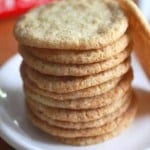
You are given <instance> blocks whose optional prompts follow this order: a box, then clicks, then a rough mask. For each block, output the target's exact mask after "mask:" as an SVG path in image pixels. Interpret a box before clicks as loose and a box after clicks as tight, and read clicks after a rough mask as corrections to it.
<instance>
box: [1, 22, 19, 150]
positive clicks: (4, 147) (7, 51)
mask: <svg viewBox="0 0 150 150" xmlns="http://www.w3.org/2000/svg"><path fill="white" fill-rule="evenodd" d="M15 20H16V19H10V20H6V21H0V66H1V65H2V64H3V63H4V62H5V61H6V60H7V59H9V58H10V57H11V56H12V55H14V54H15V53H16V52H17V42H16V41H15V39H14V36H13V27H14V24H15ZM0 149H1V150H13V148H11V147H10V146H9V145H8V144H7V143H6V142H5V141H4V140H2V139H1V138H0Z"/></svg>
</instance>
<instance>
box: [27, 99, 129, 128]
mask: <svg viewBox="0 0 150 150" xmlns="http://www.w3.org/2000/svg"><path fill="white" fill-rule="evenodd" d="M130 104H131V101H130V100H129V101H128V100H127V101H126V102H125V104H123V105H122V106H121V107H120V108H118V109H117V110H116V111H115V112H113V113H111V114H108V115H105V116H103V117H101V118H99V119H97V120H92V121H88V122H69V121H59V120H54V119H51V118H50V117H48V116H46V115H44V114H43V113H42V112H40V111H38V110H36V109H33V108H32V112H33V113H34V114H35V116H37V117H38V118H40V119H41V120H43V121H46V122H47V123H48V124H49V125H51V126H56V127H60V128H64V129H87V128H95V127H99V126H102V125H104V124H106V123H108V122H111V121H113V120H115V119H116V118H117V117H118V116H121V115H122V114H123V113H125V112H126V110H127V109H128V107H129V105H130ZM27 109H30V107H29V105H28V106H27Z"/></svg>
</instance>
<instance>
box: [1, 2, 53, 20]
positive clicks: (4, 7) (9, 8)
mask: <svg viewBox="0 0 150 150" xmlns="http://www.w3.org/2000/svg"><path fill="white" fill-rule="evenodd" d="M50 1H52V0H0V20H1V19H6V18H9V17H14V16H18V15H20V14H22V13H24V12H26V11H27V10H29V9H31V8H33V7H36V6H38V5H41V4H45V3H48V2H50Z"/></svg>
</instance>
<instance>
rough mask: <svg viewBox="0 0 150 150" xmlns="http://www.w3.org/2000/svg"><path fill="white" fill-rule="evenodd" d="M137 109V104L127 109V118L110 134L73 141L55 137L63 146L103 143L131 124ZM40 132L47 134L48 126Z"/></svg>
mask: <svg viewBox="0 0 150 150" xmlns="http://www.w3.org/2000/svg"><path fill="white" fill-rule="evenodd" d="M137 108H138V106H137V102H135V103H134V104H132V105H131V107H130V108H129V110H128V111H127V113H128V117H126V118H125V120H124V121H122V122H121V123H120V124H118V125H117V128H116V129H115V130H113V131H112V132H109V133H106V134H103V135H100V136H95V137H82V138H74V139H73V138H58V137H57V140H59V141H61V142H63V143H65V144H70V145H77V146H85V145H91V144H96V143H101V142H104V141H106V140H108V139H111V138H113V137H114V136H117V135H119V134H120V133H121V132H123V131H124V130H125V129H126V128H127V127H128V126H129V125H130V124H131V123H132V121H133V119H134V117H135V115H136V112H137ZM35 124H36V123H35ZM39 128H40V127H39ZM42 130H43V131H45V132H47V133H49V130H48V125H45V128H43V129H42ZM49 134H50V133H49Z"/></svg>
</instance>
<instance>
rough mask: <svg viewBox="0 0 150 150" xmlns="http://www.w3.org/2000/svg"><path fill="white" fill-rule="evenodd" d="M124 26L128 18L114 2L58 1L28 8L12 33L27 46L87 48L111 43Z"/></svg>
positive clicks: (106, 0) (119, 35)
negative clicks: (31, 8)
mask: <svg viewBox="0 0 150 150" xmlns="http://www.w3.org/2000/svg"><path fill="white" fill-rule="evenodd" d="M99 10H101V13H100V12H99ZM68 12H69V13H68ZM87 16H88V18H87ZM127 27H128V19H127V17H126V16H125V14H124V12H123V11H122V10H121V8H120V6H119V5H118V3H117V2H115V1H111V0H94V1H91V0H86V1H85V0H80V1H72V0H62V1H56V2H53V3H49V4H48V5H45V6H41V7H38V8H35V9H33V10H31V11H29V12H28V13H27V14H25V15H24V16H22V17H21V18H20V19H19V20H18V22H17V23H16V25H15V29H14V33H15V37H16V39H17V40H18V41H19V43H21V44H24V45H29V46H31V47H39V48H50V49H64V50H91V49H100V48H102V47H104V46H106V45H109V44H111V43H113V42H114V41H116V40H117V39H119V38H120V37H121V36H122V35H123V34H124V33H125V31H126V30H127Z"/></svg>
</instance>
